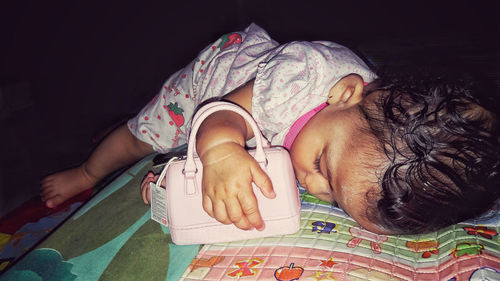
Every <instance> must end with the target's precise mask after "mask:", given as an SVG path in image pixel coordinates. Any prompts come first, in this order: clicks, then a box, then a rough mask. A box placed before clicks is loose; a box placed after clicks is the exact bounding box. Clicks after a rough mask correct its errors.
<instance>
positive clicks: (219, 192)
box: [202, 142, 276, 230]
mask: <svg viewBox="0 0 500 281" xmlns="http://www.w3.org/2000/svg"><path fill="white" fill-rule="evenodd" d="M202 162H203V179H202V186H203V208H204V209H205V211H206V212H207V213H208V214H209V215H210V216H211V217H213V218H215V219H217V220H218V221H219V222H221V223H224V224H230V223H233V224H234V225H235V226H236V227H238V228H240V229H244V230H250V229H252V228H256V229H257V230H263V229H264V221H263V220H262V217H261V215H260V212H259V208H258V206H257V199H256V197H255V194H254V193H253V188H252V182H253V183H255V185H257V186H258V187H259V188H260V190H261V191H262V193H263V194H264V196H266V197H267V198H274V197H275V196H276V194H275V193H274V191H273V187H272V183H271V180H270V178H269V176H268V175H267V174H266V173H265V172H264V171H263V170H262V169H261V167H260V166H259V164H258V163H257V161H255V159H254V158H253V157H252V156H251V155H250V154H248V152H247V151H246V150H245V149H244V148H243V147H241V146H240V145H239V144H237V143H233V142H227V143H222V144H219V145H216V146H214V147H212V148H210V149H209V150H207V151H206V152H205V153H204V154H203V155H202Z"/></svg>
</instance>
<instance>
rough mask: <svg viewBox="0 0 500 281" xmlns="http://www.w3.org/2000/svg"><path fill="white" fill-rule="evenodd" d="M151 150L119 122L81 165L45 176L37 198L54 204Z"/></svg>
mask: <svg viewBox="0 0 500 281" xmlns="http://www.w3.org/2000/svg"><path fill="white" fill-rule="evenodd" d="M152 152H153V148H152V147H151V146H150V145H149V144H146V143H144V142H142V141H140V140H138V139H137V138H136V137H134V135H132V133H131V132H130V131H129V130H128V128H127V126H126V125H122V126H120V127H118V128H117V129H115V130H114V131H113V132H111V134H109V135H108V136H107V137H106V138H105V139H104V140H103V141H102V142H101V143H100V144H99V146H97V148H96V149H95V150H94V151H93V152H92V154H91V155H90V157H89V159H88V160H87V161H86V162H84V163H83V164H82V165H80V166H78V167H76V168H72V169H68V170H65V171H62V172H58V173H55V174H52V175H49V176H47V177H45V178H44V179H43V180H42V182H41V185H42V191H41V194H40V195H41V198H42V200H43V201H45V204H46V205H47V206H48V207H50V208H53V207H56V206H57V205H59V204H61V203H63V202H64V201H66V200H67V199H69V198H71V197H73V196H74V195H76V194H78V193H80V192H82V191H84V190H87V189H90V188H92V187H93V186H94V185H95V184H96V183H97V182H98V181H100V180H101V179H103V178H104V177H105V176H106V175H108V174H109V173H111V172H113V171H115V170H117V169H119V168H122V167H124V166H126V165H129V164H131V163H133V162H135V161H137V160H139V159H140V158H142V157H144V156H146V155H148V154H150V153H152Z"/></svg>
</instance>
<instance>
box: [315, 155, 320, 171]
mask: <svg viewBox="0 0 500 281" xmlns="http://www.w3.org/2000/svg"><path fill="white" fill-rule="evenodd" d="M320 158H321V156H320V157H318V159H316V161H314V169H315V170H316V172H318V173H320V174H321V167H320V165H319V160H320Z"/></svg>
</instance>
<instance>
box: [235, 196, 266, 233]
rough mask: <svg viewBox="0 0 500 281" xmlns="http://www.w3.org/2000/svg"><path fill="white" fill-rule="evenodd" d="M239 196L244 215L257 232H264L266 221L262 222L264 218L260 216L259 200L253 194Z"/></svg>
mask: <svg viewBox="0 0 500 281" xmlns="http://www.w3.org/2000/svg"><path fill="white" fill-rule="evenodd" d="M241 194H242V193H239V194H238V199H239V201H240V204H241V209H242V211H243V214H244V215H245V216H246V217H247V219H248V221H249V222H250V224H251V225H252V226H253V227H255V228H256V229H257V230H259V231H262V230H264V227H265V225H264V221H263V220H262V216H261V215H260V211H259V207H258V205H257V198H255V195H254V194H253V192H250V193H247V194H245V195H241Z"/></svg>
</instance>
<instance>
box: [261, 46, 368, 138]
mask: <svg viewBox="0 0 500 281" xmlns="http://www.w3.org/2000/svg"><path fill="white" fill-rule="evenodd" d="M351 73H356V74H359V75H361V76H362V77H363V79H364V80H365V82H371V81H373V80H374V79H375V74H374V73H373V72H372V71H371V70H370V69H369V68H368V66H367V65H366V64H365V63H364V62H363V61H362V60H361V59H360V58H359V57H357V56H356V55H355V54H354V53H353V52H352V51H350V50H349V49H347V48H346V47H344V46H342V45H339V44H336V43H332V42H326V41H325V42H323V41H317V42H291V43H288V44H285V45H282V46H280V47H279V48H277V49H275V50H274V51H273V52H272V53H271V54H270V55H269V56H268V57H267V59H266V60H265V61H263V62H262V63H260V64H259V66H258V69H257V75H256V78H255V84H254V92H253V97H252V115H253V117H254V119H255V120H256V121H257V123H258V124H259V126H260V127H261V129H262V132H263V133H264V135H265V136H266V138H267V139H268V140H270V141H271V143H273V144H276V143H277V142H279V141H276V139H280V140H281V139H282V138H283V137H284V134H286V132H287V130H288V129H289V128H290V126H291V125H292V124H293V123H294V122H295V121H296V120H297V119H298V118H299V117H300V116H302V115H304V114H306V113H307V112H309V111H310V110H312V109H313V108H316V107H317V106H319V105H320V104H322V103H324V102H326V101H327V96H328V93H329V90H330V88H331V87H333V85H335V83H337V82H338V81H339V80H340V79H341V78H342V77H344V76H346V75H348V74H351Z"/></svg>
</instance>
